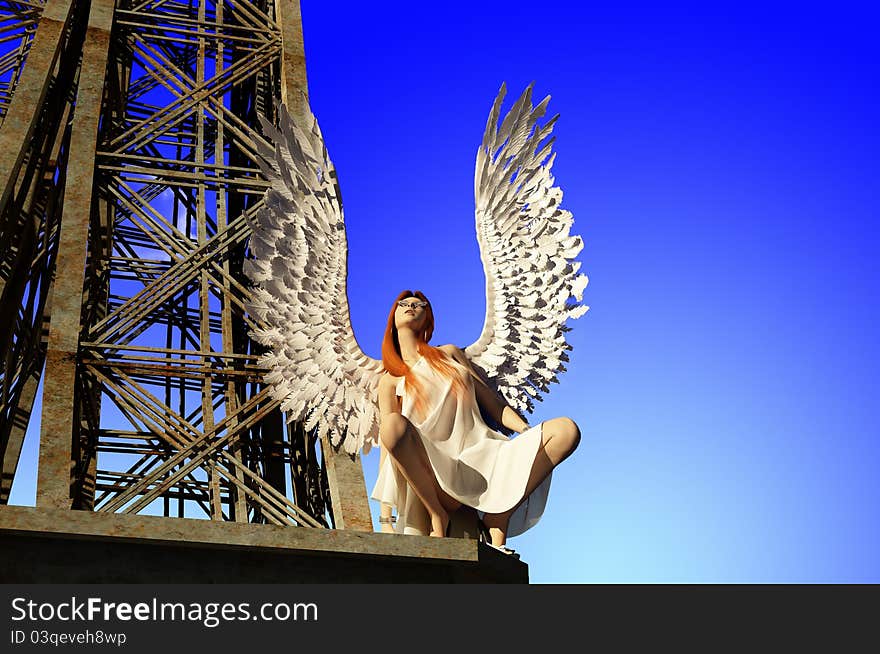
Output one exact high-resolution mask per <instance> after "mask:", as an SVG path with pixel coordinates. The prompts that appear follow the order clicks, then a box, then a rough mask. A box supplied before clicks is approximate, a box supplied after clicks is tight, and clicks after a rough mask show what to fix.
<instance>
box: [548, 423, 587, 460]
mask: <svg viewBox="0 0 880 654" xmlns="http://www.w3.org/2000/svg"><path fill="white" fill-rule="evenodd" d="M550 422H552V423H553V424H552V430H553V438H554V440H555V439H558V442H559V445H560V446H561V448H562V449H564V450H565V452H566V456H568V455H569V454H571V453H572V452H574V451H575V450H576V449H577V446H578V445H580V442H581V430H580V428H579V427H578V426H577V423H576V422H575V421H574V420H572V419H571V418H569V417H567V416H563V417H561V418H554V419H553V420H552V421H550Z"/></svg>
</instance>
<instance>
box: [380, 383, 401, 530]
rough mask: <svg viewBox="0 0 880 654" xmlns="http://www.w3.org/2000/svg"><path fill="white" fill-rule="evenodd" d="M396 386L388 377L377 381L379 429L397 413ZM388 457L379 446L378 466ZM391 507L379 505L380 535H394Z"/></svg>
mask: <svg viewBox="0 0 880 654" xmlns="http://www.w3.org/2000/svg"><path fill="white" fill-rule="evenodd" d="M395 386H396V382H395V381H394V379H393V378H392V377H391V376H390V375H387V374H386V375H384V376H383V377H382V379H380V380H379V390H378V395H379V397H378V400H379V426H380V429H381V425H382V420H383V419H385V417H386V416H388V415H389V414H391V413H398V412H399V406H398V403H397V395H396V394H395V391H394V387H395ZM387 456H388V452H386V451H385V448H384V447H382V446H381V444H380V449H379V466H380V467H381V466H382V465H384V464H385V459H386V457H387ZM392 514H393V511H392V507H391V505H390V504H387V503H385V502H381V503H380V505H379V530H380V531H381V532H382V533H386V534H393V533H394V522H395V521H396V518H395V517H394V516H393V515H392Z"/></svg>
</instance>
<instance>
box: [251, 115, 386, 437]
mask: <svg viewBox="0 0 880 654" xmlns="http://www.w3.org/2000/svg"><path fill="white" fill-rule="evenodd" d="M278 114H279V117H280V120H279V123H280V129H276V128H275V127H274V126H273V125H272V124H271V123H269V122H268V121H266V120H265V119H264V118H262V117H260V120H261V123H262V126H263V133H264V134H265V135H266V136H267V137H268V138H269V139H270V140H271V141H272V143H274V146H275V148H274V150H272V149H271V148H269V147H266V146H265V145H262V144H261V145H260V151H259V155H260V156H259V158H260V161H258V163H259V165H260V167H261V169H262V171H263V174H264V175H265V177H266V179H267V180H268V181H269V183H270V187H269V189H268V190H267V191H266V194H265V197H264V206H263V207H262V208H261V209H260V210H259V211H258V212H257V214H256V216H255V217H254V219H253V220H251V221H250V226H251V229H252V230H253V237H252V238H251V240H250V248H251V251H252V253H253V257H254V258H253V259H248V260H245V262H244V272H245V274H246V275H247V276H248V277H249V278H250V280H251V281H252V282H253V283H254V288H253V301H252V302H250V303H249V304H248V306H247V308H248V311H249V312H250V313H251V315H252V316H253V317H255V318H256V319H257V321H258V323H259V324H261V325H264V326H263V327H262V328H260V329H256V330H254V331H253V332H252V333H251V337H252V338H253V339H254V340H255V341H257V342H258V343H260V344H261V345H264V346H266V347H267V348H268V351H267V353H266V354H265V355H263V356H262V357H261V358H260V364H261V365H263V366H265V367H266V368H268V369H269V372H268V373H267V374H266V377H265V380H266V382H267V383H269V384H271V385H272V387H273V390H272V393H273V396H274V397H275V398H276V399H278V400H280V401H281V402H282V404H281V410H282V411H285V412H287V420H288V422H291V421H295V420H304V421H305V427H306V429H312V428H314V427H315V426H317V427H318V429H319V433H320V434H321V435H322V436H327V437H329V439H330V443H331V444H332V445H333V446H334V447H340V446H342V447H343V448H344V449H345V451H346V452H348V453H349V454H354V453H356V452H357V451H358V450H359V449H361V448H363V449H364V452H368V451H369V450H370V447H371V446H372V445H374V444H376V442H377V437H378V433H379V421H378V407H377V405H376V390H377V386H378V383H379V379H380V377H381V373H382V370H383V367H382V362H381V361H378V360H376V359H373V358H371V357H368V356H367V355H365V354H364V353H363V351H362V350H361V348H360V346H359V345H358V343H357V341H356V340H355V337H354V331H353V330H352V326H351V315H350V312H349V306H348V296H347V290H346V276H347V267H348V262H347V258H348V245H347V242H346V235H345V223H344V220H343V214H342V203H341V201H340V194H339V188H338V186H337V178H336V171H335V169H334V167H333V164H332V162H331V161H330V158H329V157H328V155H327V148H326V147H325V144H324V139H323V137H322V136H321V131H320V128H319V127H318V123H317V121H316V120H315V117H314V116H313V115H312V114H311V112H309V111H308V110H307V116H306V117H305V121H304V122H305V124H304V125H295V124H294V122H293V120H291V118H290V116H289V114H288V112H287V110H286V108H285V107H283V106H281V107H280V108H279V111H278ZM303 128H305V129H303ZM258 143H259V140H258Z"/></svg>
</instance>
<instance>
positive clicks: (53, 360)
mask: <svg viewBox="0 0 880 654" xmlns="http://www.w3.org/2000/svg"><path fill="white" fill-rule="evenodd" d="M115 7H116V2H115V0H92V4H91V10H90V13H89V24H88V29H87V32H86V38H85V42H84V44H83V54H82V68H81V71H80V76H79V85H78V87H77V95H76V109H75V112H74V117H73V127H72V130H71V135H70V155H69V159H68V163H67V183H66V185H65V193H64V210H63V212H62V214H61V234H60V237H59V244H58V259H57V264H56V270H55V286H54V291H53V295H52V317H51V324H50V328H49V343H48V350H47V353H46V371H45V377H44V381H43V398H44V401H43V413H42V420H41V425H40V460H39V468H38V473H37V506H39V507H45V508H58V509H61V508H68V509H69V508H71V505H72V499H73V498H71V483H72V481H73V480H72V479H71V475H72V472H73V464H74V462H73V460H72V443H73V437H74V430H76V431H77V432H78V430H79V424H78V421H76V420H74V416H75V408H76V404H75V403H76V402H77V401H78V399H77V398H78V394H77V386H78V383H77V373H78V371H77V356H78V351H79V337H80V324H81V320H82V302H83V285H84V282H85V265H86V250H87V247H88V242H89V238H88V237H89V221H90V217H91V210H92V188H93V183H94V171H95V151H96V149H97V147H96V146H97V138H98V119H99V117H100V112H101V100H102V97H103V93H104V78H105V75H106V71H107V53H108V50H109V47H110V30H111V28H112V25H113V13H114V10H115ZM30 63H31V62H30V61H28V66H29V65H30ZM32 113H36V112H32ZM4 127H5V125H4Z"/></svg>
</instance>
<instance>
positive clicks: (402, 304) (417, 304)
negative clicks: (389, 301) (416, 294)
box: [397, 300, 428, 309]
mask: <svg viewBox="0 0 880 654" xmlns="http://www.w3.org/2000/svg"><path fill="white" fill-rule="evenodd" d="M397 306H399V307H400V308H402V309H410V308H412V309H424V308H425V307H426V306H428V303H427V302H404V301H403V300H401V301H400V302H398V303H397Z"/></svg>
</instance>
